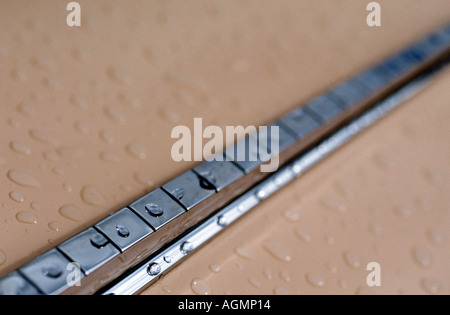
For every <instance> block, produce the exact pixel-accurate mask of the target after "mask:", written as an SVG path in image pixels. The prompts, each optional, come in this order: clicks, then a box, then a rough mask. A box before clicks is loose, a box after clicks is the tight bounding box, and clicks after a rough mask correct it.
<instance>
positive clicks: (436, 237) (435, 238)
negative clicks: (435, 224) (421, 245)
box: [428, 229, 444, 245]
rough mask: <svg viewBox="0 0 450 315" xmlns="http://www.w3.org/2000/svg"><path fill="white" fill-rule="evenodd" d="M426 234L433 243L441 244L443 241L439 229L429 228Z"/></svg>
mask: <svg viewBox="0 0 450 315" xmlns="http://www.w3.org/2000/svg"><path fill="white" fill-rule="evenodd" d="M428 236H429V238H430V240H431V242H432V243H433V244H435V245H442V244H443V243H444V236H443V235H442V234H441V233H440V232H439V231H436V230H433V229H430V230H428Z"/></svg>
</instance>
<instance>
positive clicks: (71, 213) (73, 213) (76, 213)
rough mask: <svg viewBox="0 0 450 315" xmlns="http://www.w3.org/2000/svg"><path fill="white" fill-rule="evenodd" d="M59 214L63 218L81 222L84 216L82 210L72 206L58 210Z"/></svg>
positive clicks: (65, 206)
mask: <svg viewBox="0 0 450 315" xmlns="http://www.w3.org/2000/svg"><path fill="white" fill-rule="evenodd" d="M58 212H59V214H60V215H62V216H63V217H65V218H67V219H69V220H72V221H80V220H81V219H82V215H81V212H80V210H78V208H77V207H75V206H72V205H64V206H62V207H61V208H59V210H58Z"/></svg>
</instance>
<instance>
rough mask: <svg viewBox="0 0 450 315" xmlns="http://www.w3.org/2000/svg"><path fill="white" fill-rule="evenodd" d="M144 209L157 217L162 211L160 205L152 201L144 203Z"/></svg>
mask: <svg viewBox="0 0 450 315" xmlns="http://www.w3.org/2000/svg"><path fill="white" fill-rule="evenodd" d="M145 210H147V211H148V213H149V214H150V215H151V216H154V217H159V216H161V215H162V214H163V213H164V210H163V209H162V208H161V206H159V205H156V204H153V203H149V204H146V205H145Z"/></svg>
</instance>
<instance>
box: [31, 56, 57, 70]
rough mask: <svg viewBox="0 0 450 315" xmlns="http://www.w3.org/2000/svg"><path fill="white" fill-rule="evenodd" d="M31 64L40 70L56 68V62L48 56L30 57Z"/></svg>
mask: <svg viewBox="0 0 450 315" xmlns="http://www.w3.org/2000/svg"><path fill="white" fill-rule="evenodd" d="M31 64H32V65H33V66H35V67H36V68H38V69H40V70H45V71H54V70H56V64H55V63H54V62H53V60H51V59H50V58H48V57H38V58H32V59H31Z"/></svg>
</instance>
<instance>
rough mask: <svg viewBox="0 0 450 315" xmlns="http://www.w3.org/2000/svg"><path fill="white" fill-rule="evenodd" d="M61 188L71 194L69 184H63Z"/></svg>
mask: <svg viewBox="0 0 450 315" xmlns="http://www.w3.org/2000/svg"><path fill="white" fill-rule="evenodd" d="M62 187H63V189H64V190H65V191H67V192H72V190H73V189H72V186H70V184H68V183H64V184H63V185H62Z"/></svg>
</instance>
